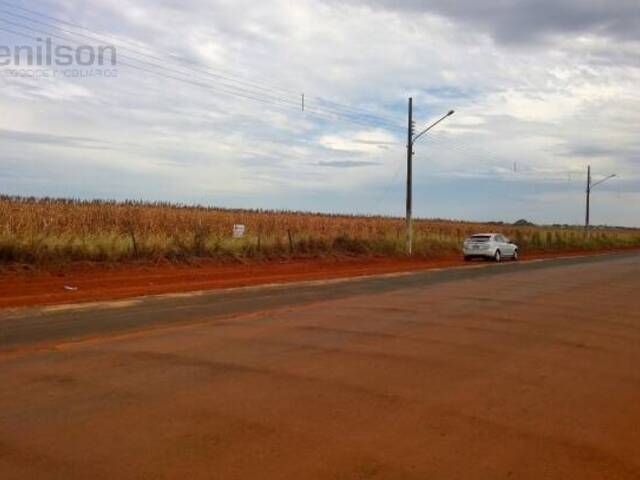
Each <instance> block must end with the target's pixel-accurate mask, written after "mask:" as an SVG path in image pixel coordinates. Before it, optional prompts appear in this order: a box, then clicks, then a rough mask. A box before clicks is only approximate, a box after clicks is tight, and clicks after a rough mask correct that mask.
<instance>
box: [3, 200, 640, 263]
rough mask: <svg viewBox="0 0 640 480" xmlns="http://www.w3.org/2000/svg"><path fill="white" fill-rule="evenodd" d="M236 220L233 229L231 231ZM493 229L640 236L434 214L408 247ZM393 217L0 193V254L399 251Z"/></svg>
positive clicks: (580, 240) (434, 246)
mask: <svg viewBox="0 0 640 480" xmlns="http://www.w3.org/2000/svg"><path fill="white" fill-rule="evenodd" d="M234 223H241V224H245V225H246V228H247V234H246V236H245V238H243V239H233V238H232V236H231V232H232V228H233V224H234ZM478 231H499V232H502V233H504V234H506V235H507V236H509V237H511V238H512V239H514V240H515V241H516V242H517V243H518V244H519V245H520V246H521V248H523V249H527V248H529V249H535V250H549V251H558V250H576V249H593V250H597V249H607V248H624V247H633V246H640V230H636V229H622V228H606V229H605V228H599V229H597V230H595V231H593V233H592V234H591V235H590V236H589V237H588V238H587V237H585V236H584V234H583V232H582V229H580V228H575V227H574V228H571V227H565V228H548V227H515V226H513V225H502V224H478V223H467V222H453V221H444V220H418V221H416V222H415V252H416V254H417V255H422V256H441V255H447V254H451V253H454V252H458V251H459V248H460V244H461V242H462V240H463V238H464V237H465V236H467V235H469V234H471V233H474V232H478ZM403 247H404V221H403V220H402V219H398V218H387V217H362V216H344V215H323V214H312V213H296V212H282V211H281V212H272V211H258V210H223V209H216V208H205V207H193V206H182V205H171V204H160V203H140V202H125V203H116V202H105V201H90V202H86V201H75V200H60V199H33V198H16V197H6V196H4V197H0V262H1V263H4V264H7V263H26V264H49V263H67V262H73V261H97V262H121V261H129V260H144V261H154V260H160V259H170V260H188V259H192V258H218V259H223V258H245V257H246V258H255V257H262V258H275V257H288V256H327V255H334V254H335V255H345V254H347V255H371V254H379V255H389V256H394V255H402V254H403Z"/></svg>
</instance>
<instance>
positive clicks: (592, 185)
mask: <svg viewBox="0 0 640 480" xmlns="http://www.w3.org/2000/svg"><path fill="white" fill-rule="evenodd" d="M615 176H616V174H615V173H614V174H613V175H609V176H608V177H605V178H603V179H602V180H599V181H597V182H596V183H592V184H591V186H590V188H593V187H595V186H597V185H600V184H601V183H604V182H606V181H607V180H611V179H612V178H613V177H615Z"/></svg>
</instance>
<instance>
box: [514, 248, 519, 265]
mask: <svg viewBox="0 0 640 480" xmlns="http://www.w3.org/2000/svg"><path fill="white" fill-rule="evenodd" d="M518 260H520V257H519V256H518V250H514V252H513V261H514V262H517V261H518Z"/></svg>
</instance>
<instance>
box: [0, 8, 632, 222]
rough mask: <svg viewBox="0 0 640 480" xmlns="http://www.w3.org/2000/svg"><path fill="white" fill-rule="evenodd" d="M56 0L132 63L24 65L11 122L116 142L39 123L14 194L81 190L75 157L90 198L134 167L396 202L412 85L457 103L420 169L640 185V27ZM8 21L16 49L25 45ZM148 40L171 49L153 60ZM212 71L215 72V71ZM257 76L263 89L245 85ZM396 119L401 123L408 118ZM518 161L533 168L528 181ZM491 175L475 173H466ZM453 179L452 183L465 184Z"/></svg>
mask: <svg viewBox="0 0 640 480" xmlns="http://www.w3.org/2000/svg"><path fill="white" fill-rule="evenodd" d="M378 3H379V2H378ZM409 3H411V2H409ZM46 5H48V8H45V7H42V9H41V10H40V12H41V13H44V14H47V15H53V16H55V17H59V18H63V19H66V20H69V21H71V22H74V23H81V24H83V25H85V26H87V27H88V28H90V29H92V30H93V31H102V32H109V33H110V34H111V35H110V36H111V37H112V40H111V41H113V42H114V43H116V44H117V45H118V58H119V60H120V62H121V64H120V65H119V66H118V77H117V78H113V79H96V78H85V79H75V80H69V79H58V80H51V79H49V80H46V79H38V80H29V79H7V78H4V84H3V91H2V93H3V95H2V96H1V97H0V108H2V109H3V112H6V113H5V115H3V117H2V118H1V119H0V129H4V130H14V131H17V132H22V133H25V132H26V133H29V132H31V133H34V134H37V135H42V134H51V135H57V136H61V137H74V138H81V137H82V138H90V139H98V140H100V141H101V142H104V145H103V146H101V148H100V149H97V148H96V145H95V144H85V143H78V142H76V143H73V144H70V143H69V142H67V143H64V142H59V143H57V144H56V145H55V146H54V145H46V144H43V143H42V142H40V143H38V141H37V140H38V139H40V140H41V139H42V137H37V136H36V137H33V140H32V141H29V140H28V139H27V140H25V138H27V137H22V140H21V141H20V147H19V148H17V147H16V148H13V147H12V155H13V157H12V158H15V159H20V160H21V161H22V163H21V165H23V167H21V170H20V171H21V172H22V178H23V179H24V180H21V181H18V182H16V179H15V176H12V177H10V179H9V180H7V179H6V178H9V177H0V190H5V191H11V192H12V193H20V192H22V193H24V194H39V193H43V194H46V193H48V192H50V191H55V192H66V194H68V195H70V196H76V195H78V194H79V192H78V183H77V182H73V181H71V180H69V178H68V176H65V175H62V174H61V175H56V174H55V173H51V172H56V171H57V170H60V171H64V170H65V169H67V168H68V166H69V165H72V166H73V167H72V168H73V172H74V173H75V174H78V175H85V176H86V177H87V179H88V180H87V181H86V182H84V183H83V185H82V192H81V193H82V194H83V195H89V196H90V195H92V192H94V193H93V194H95V195H105V192H107V193H106V194H107V195H108V192H109V191H110V188H111V189H112V191H113V192H114V195H116V194H118V195H120V196H122V195H124V196H126V191H125V192H123V191H122V189H123V188H124V187H123V186H122V182H121V181H120V180H121V178H120V177H121V176H122V175H127V176H129V178H130V179H132V180H131V184H133V185H140V188H139V191H135V190H133V191H131V196H132V197H138V196H139V194H140V193H141V192H142V193H144V194H145V195H147V196H152V197H154V198H158V196H162V194H163V192H167V194H170V195H171V198H169V199H171V200H181V199H193V198H197V199H199V201H211V202H217V203H223V204H226V205H228V206H233V204H234V201H238V204H239V205H242V206H251V205H253V206H255V207H265V206H266V207H269V206H272V207H273V206H280V207H286V205H282V204H281V203H279V202H284V200H283V199H285V198H286V199H289V200H290V201H291V205H290V206H289V208H296V207H297V206H300V207H304V208H312V209H315V210H340V211H349V209H350V208H357V209H359V210H360V211H367V209H373V208H374V207H375V208H377V207H376V201H377V199H378V197H380V195H381V194H383V193H385V192H387V191H388V190H389V182H390V181H391V180H395V181H396V182H395V183H394V184H393V185H391V187H392V190H393V191H396V190H400V189H401V188H402V175H401V174H400V175H398V172H399V168H401V166H402V162H403V161H404V160H403V159H404V143H405V142H406V138H405V134H404V132H403V128H404V126H405V124H406V97H407V96H409V95H412V96H414V97H415V115H416V120H417V122H418V125H419V126H420V125H423V124H426V123H427V122H428V121H430V120H431V119H433V118H436V117H438V116H440V115H441V114H442V113H444V112H446V111H447V110H449V109H451V108H454V109H455V110H456V114H455V115H454V116H453V117H451V118H450V119H447V121H446V122H445V123H443V124H441V125H439V126H438V128H437V129H436V130H434V131H433V132H430V133H429V135H428V136H426V137H425V138H424V139H422V140H421V142H420V143H419V144H417V145H416V166H415V168H416V179H417V181H418V182H419V181H421V179H424V181H426V180H427V179H429V178H433V176H434V175H436V176H438V178H440V179H442V178H449V179H456V178H461V179H462V178H464V179H465V183H464V185H465V188H467V189H469V188H470V189H472V190H473V189H474V188H477V189H478V190H477V191H478V192H482V183H483V182H485V181H486V179H487V178H491V179H495V178H500V179H502V180H501V181H505V182H513V183H512V187H513V188H511V189H510V195H511V196H512V197H518V195H520V194H519V193H518V190H517V189H518V188H520V189H521V196H520V198H521V199H524V198H525V194H526V193H527V192H528V191H529V190H527V188H528V187H527V185H528V184H527V182H530V183H531V182H533V181H534V180H535V182H539V181H545V179H549V180H548V182H549V188H552V189H554V188H557V189H559V190H562V188H565V189H566V187H558V186H557V182H556V183H554V181H553V180H552V179H553V178H554V177H558V178H565V177H567V175H568V172H579V171H583V170H584V168H585V167H586V164H587V163H592V164H593V165H594V168H596V169H597V170H598V171H600V172H608V171H616V172H618V173H620V174H621V175H624V178H626V179H628V180H629V181H633V182H636V183H634V185H635V187H633V186H632V187H629V188H638V189H639V190H640V178H639V177H640V176H639V175H638V173H637V163H636V162H637V160H636V159H637V158H638V154H640V143H639V142H638V141H637V139H636V138H637V133H636V130H637V127H636V126H637V124H638V122H639V121H640V113H638V112H640V108H639V107H640V94H639V93H638V91H637V88H636V86H637V84H638V80H640V62H638V59H639V58H640V46H639V45H638V44H637V43H635V42H636V41H635V40H634V39H633V38H630V39H626V40H620V39H618V43H614V41H613V40H611V38H610V35H609V33H607V32H606V31H603V32H604V33H603V35H599V34H598V33H597V31H596V32H595V33H594V32H585V31H584V30H580V29H579V28H578V27H577V26H575V25H574V24H573V23H571V22H569V20H567V21H566V22H563V21H557V22H555V23H554V24H553V25H551V26H549V25H547V24H544V25H545V26H544V29H546V30H545V34H544V42H540V43H536V42H530V43H529V44H527V45H525V44H523V43H522V42H517V41H510V42H507V41H505V37H504V35H505V32H506V30H505V27H504V25H503V24H500V25H493V26H491V28H489V27H487V24H486V22H487V21H488V20H487V18H488V17H486V18H485V17H484V16H483V17H482V22H484V23H482V22H480V23H478V22H479V21H478V22H476V21H475V20H474V19H471V18H470V17H468V16H465V17H464V18H461V17H460V15H458V14H457V13H455V12H454V13H451V11H449V10H448V9H447V8H448V7H447V8H444V7H443V8H440V7H438V8H435V7H434V8H433V9H429V8H419V9H417V10H416V9H415V8H413V7H412V8H393V7H392V6H387V7H385V8H370V7H368V6H367V3H366V2H364V1H357V2H356V1H354V2H351V3H343V2H341V3H337V2H332V1H320V0H316V1H312V0H300V1H297V2H294V3H292V2H289V1H285V0H270V1H265V2H257V3H256V2H253V1H248V0H242V1H237V2H208V1H207V2H205V1H204V0H184V1H177V0H162V1H158V0H103V1H100V2H97V1H84V2H80V1H79V0H64V1H62V0H60V1H56V0H50V1H49V3H46ZM29 8H35V7H29ZM576 8H577V7H576ZM589 11H591V10H589ZM22 13H24V12H22ZM27 15H29V16H32V15H30V14H27ZM500 18H501V19H502V17H500ZM523 18H524V17H523ZM594 18H595V17H594ZM589 19H591V17H589ZM503 20H504V19H503ZM521 20H522V19H521V18H520V17H518V21H521ZM496 21H497V20H496ZM584 21H585V22H586V23H585V24H587V25H590V23H589V22H591V20H589V22H587V21H586V20H584ZM576 25H577V24H576ZM69 28H72V27H69ZM523 28H524V27H523ZM541 28H542V27H541ZM563 29H564V30H563ZM492 32H494V33H492ZM495 32H501V33H500V35H498V34H495ZM84 33H85V34H88V35H94V33H92V31H86V30H85V31H84ZM510 33H512V34H514V35H515V34H516V33H517V32H510ZM605 33H606V35H605ZM3 35H4V40H3V43H8V44H11V42H13V43H24V39H20V38H16V37H12V36H9V35H8V34H6V35H5V34H3ZM501 35H502V36H501ZM527 35H528V38H534V37H536V35H535V34H533V33H531V32H529V33H527ZM514 38H515V37H514ZM141 50H142V51H144V52H147V53H150V54H151V55H153V57H144V58H143V57H141V56H140V55H138V53H139V51H141ZM136 58H137V59H138V60H140V59H143V60H144V62H147V63H140V62H139V61H136V60H135V59H136ZM159 59H163V60H159ZM125 63H127V64H134V65H137V66H138V67H139V68H140V69H134V68H130V67H128V66H126V65H124V64H125ZM149 63H151V64H156V66H153V65H150V64H149ZM185 65H190V66H191V67H193V69H185V68H184V67H185ZM209 68H211V69H214V72H215V74H214V75H213V76H211V75H208V74H206V73H205V71H206V70H207V69H209ZM146 69H150V70H153V71H156V72H158V73H160V75H155V74H152V73H150V72H148V71H145V70H146ZM171 77H178V78H180V79H182V80H175V79H174V78H171ZM201 85H205V87H206V88H203V87H202V86H201ZM238 89H242V91H243V95H245V96H247V97H251V98H242V96H236V95H229V94H228V93H229V92H230V91H234V92H236V93H237V92H238ZM225 92H226V93H225ZM302 93H304V94H305V98H306V111H305V112H302V111H301V105H300V103H301V94H302ZM319 97H322V98H329V99H331V100H333V101H336V102H339V103H341V104H342V103H344V104H349V105H351V106H355V108H357V109H359V110H362V109H364V110H367V111H371V112H373V113H374V114H376V115H379V116H382V117H384V118H385V120H383V121H382V122H380V121H372V119H371V118H370V117H367V116H364V115H363V114H362V112H361V111H353V110H349V112H350V116H351V120H354V121H344V118H343V116H342V115H336V112H337V111H339V112H341V113H342V114H344V113H345V112H346V110H344V109H343V107H337V106H336V105H334V104H333V103H328V102H325V101H322V100H320V98H319ZM256 98H257V99H261V100H262V101H257V100H256ZM274 104H275V105H274ZM314 113H316V114H317V115H316V114H314ZM340 118H342V120H341V119H340ZM390 123H393V124H394V128H391V129H388V127H389V124H390ZM13 141H15V140H13ZM16 161H17V160H16ZM43 162H49V163H50V164H51V167H52V168H51V169H50V170H47V172H48V175H49V177H48V178H44V177H43V178H41V179H40V180H38V181H37V182H36V181H33V178H34V175H35V176H36V177H38V176H39V175H40V174H41V172H42V164H43ZM55 162H59V165H57V167H59V168H56V165H54V163H55ZM363 162H364V163H363ZM514 162H517V164H518V169H519V171H520V172H522V176H523V177H525V176H524V173H525V172H528V174H529V175H531V176H532V178H531V180H527V179H526V177H525V178H524V179H518V180H517V182H514V179H513V177H512V176H510V172H512V170H513V163H514ZM12 165H14V166H15V165H16V163H12ZM327 166H333V167H336V168H327ZM356 167H358V168H356ZM30 169H31V170H30ZM92 169H93V170H94V171H92ZM96 171H98V172H102V173H101V174H100V175H96V174H95V172H96ZM574 174H575V173H574ZM533 177H535V178H533ZM29 179H32V180H29ZM473 179H475V181H476V183H475V184H474V183H473V182H472V183H470V184H469V183H466V182H467V180H469V181H473ZM172 180H173V181H174V182H175V183H173V184H171V182H172ZM30 181H31V183H30ZM8 182H11V184H9V183H8ZM167 185H171V187H170V188H168V187H167ZM474 185H475V186H474ZM452 188H453V189H454V190H453V191H451V192H450V193H449V195H455V194H456V191H455V189H456V188H458V187H456V186H453V187H452ZM572 188H573V187H572ZM576 188H577V186H576ZM416 189H420V184H419V183H417V184H416ZM314 192H321V193H318V195H317V196H313V193H314ZM331 192H335V193H336V195H337V193H339V194H340V195H343V194H344V195H350V196H351V197H349V198H352V199H353V202H344V201H343V200H340V201H339V202H338V200H336V198H338V197H337V196H336V195H332V194H331ZM394 195H395V194H394ZM442 195H443V197H442V198H440V201H439V202H436V204H438V205H439V207H438V208H440V210H439V211H433V210H431V209H430V208H429V209H427V208H425V209H424V210H421V208H422V207H421V205H420V203H418V204H417V205H416V208H417V211H418V213H419V214H429V215H433V216H446V215H447V214H448V213H451V214H456V215H457V216H460V210H459V209H460V208H462V207H461V206H460V205H457V204H456V205H457V206H455V205H454V206H455V208H454V207H453V206H452V207H451V209H449V207H448V204H447V200H446V198H445V197H446V195H447V194H446V193H444V192H443V193H442ZM340 198H343V197H340ZM238 199H240V200H238ZM276 199H277V200H276ZM311 199H313V203H311V202H312V200H311ZM614 200H615V199H614ZM614 200H612V202H611V203H610V204H607V206H606V209H608V210H607V211H606V214H608V215H610V216H611V219H612V221H611V222H610V223H616V219H617V220H618V223H621V222H622V221H625V222H629V221H632V222H636V223H637V220H630V219H632V218H636V217H637V214H638V213H639V212H638V207H635V206H634V205H632V204H630V203H628V202H626V203H625V204H624V205H618V207H616V206H615V201H614ZM449 201H450V200H449ZM477 202H480V203H484V205H469V206H468V216H469V217H475V218H477V217H478V216H481V218H486V217H482V216H483V213H482V212H484V211H488V210H489V208H490V209H491V210H490V211H491V216H495V217H500V216H509V215H511V214H510V213H509V211H507V209H505V210H504V211H501V210H500V207H498V208H497V209H495V208H494V207H495V199H491V198H484V199H483V198H481V196H480V194H479V196H478V197H477V198H476V203H477ZM400 203H401V202H400ZM454 203H455V202H453V203H451V205H453V204H454ZM562 212H563V211H561V210H558V209H557V208H554V207H553V205H552V203H549V205H548V206H544V205H543V206H542V207H541V210H540V211H536V215H539V217H540V218H543V219H547V220H549V221H559V222H563V221H565V220H566V218H556V217H558V216H559V215H566V212H565V213H562ZM514 215H515V214H514ZM572 215H573V214H572ZM634 215H635V217H634ZM462 216H464V215H462ZM572 218H573V217H572Z"/></svg>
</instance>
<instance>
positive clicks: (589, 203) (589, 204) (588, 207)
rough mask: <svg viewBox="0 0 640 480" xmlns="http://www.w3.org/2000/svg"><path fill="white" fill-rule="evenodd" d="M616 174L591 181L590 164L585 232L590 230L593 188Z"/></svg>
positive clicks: (589, 167) (589, 169)
mask: <svg viewBox="0 0 640 480" xmlns="http://www.w3.org/2000/svg"><path fill="white" fill-rule="evenodd" d="M615 176H616V174H615V173H614V174H612V175H609V176H608V177H605V178H603V179H602V180H598V181H597V182H595V183H591V165H589V166H588V167H587V211H586V214H585V220H584V232H585V233H588V232H589V220H590V219H589V215H590V213H591V190H593V188H594V187H597V186H598V185H600V184H601V183H604V182H606V181H607V180H610V179H612V178H613V177H615Z"/></svg>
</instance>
